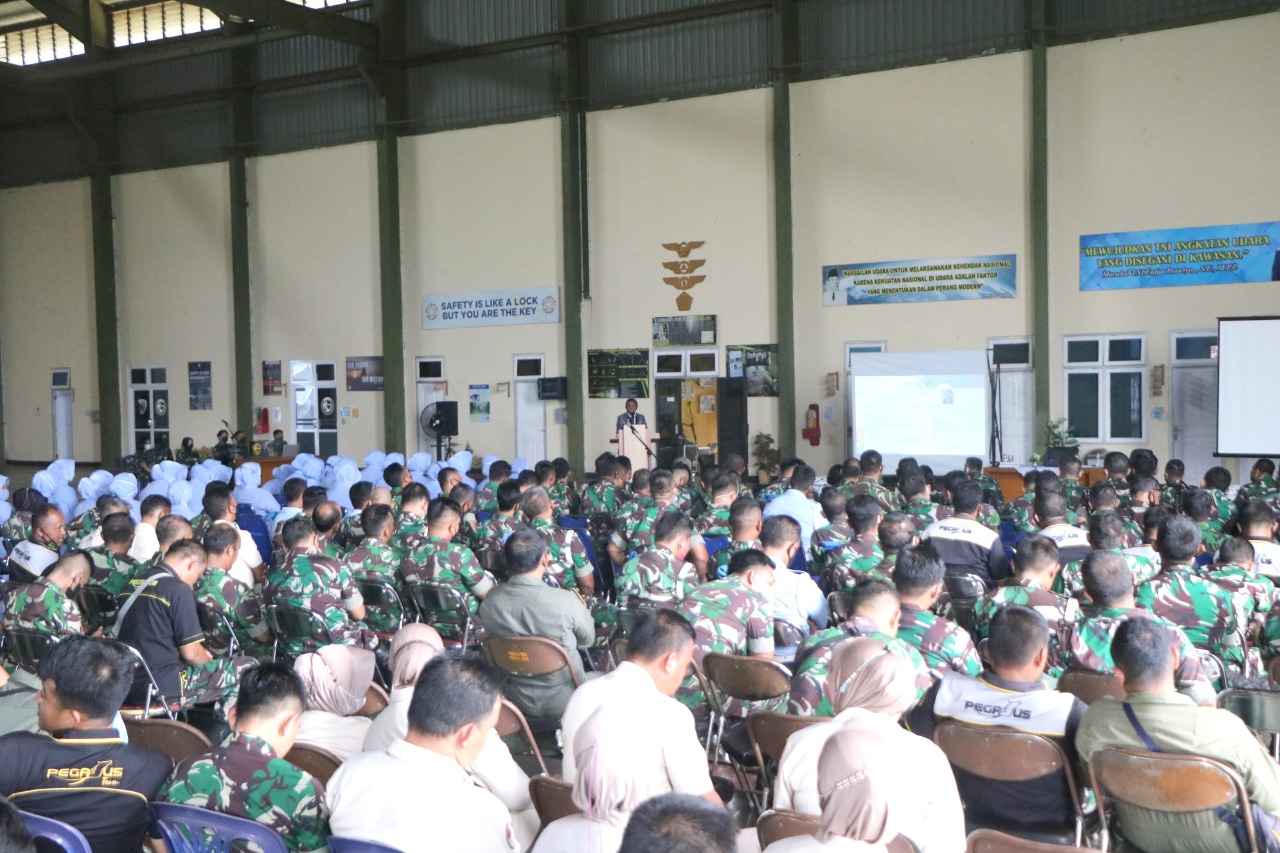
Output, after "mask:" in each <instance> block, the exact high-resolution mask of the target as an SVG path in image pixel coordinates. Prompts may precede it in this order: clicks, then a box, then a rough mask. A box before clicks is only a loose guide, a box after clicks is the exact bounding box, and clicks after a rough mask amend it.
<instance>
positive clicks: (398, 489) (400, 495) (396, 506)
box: [391, 486, 404, 516]
mask: <svg viewBox="0 0 1280 853" xmlns="http://www.w3.org/2000/svg"><path fill="white" fill-rule="evenodd" d="M403 501H404V486H392V487H391V511H392V512H394V513H395V514H396V515H397V516H399V515H400V504H401V502H403Z"/></svg>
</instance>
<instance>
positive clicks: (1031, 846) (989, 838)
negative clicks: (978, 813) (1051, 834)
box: [964, 829, 1062, 853]
mask: <svg viewBox="0 0 1280 853" xmlns="http://www.w3.org/2000/svg"><path fill="white" fill-rule="evenodd" d="M964 849H965V853H1062V845H1061V844H1049V843H1048V842H1045V841H1031V840H1029V839H1026V838H1019V837H1018V836H1016V835H1005V834H1004V833H1003V832H997V831H996V830H994V829H975V830H974V831H973V832H971V833H969V837H968V838H966V839H965V848H964Z"/></svg>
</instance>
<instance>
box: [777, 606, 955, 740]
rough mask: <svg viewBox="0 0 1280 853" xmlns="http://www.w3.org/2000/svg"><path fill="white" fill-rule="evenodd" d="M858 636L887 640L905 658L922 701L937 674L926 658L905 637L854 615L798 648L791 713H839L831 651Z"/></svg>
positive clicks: (814, 636)
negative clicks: (831, 684) (830, 682)
mask: <svg viewBox="0 0 1280 853" xmlns="http://www.w3.org/2000/svg"><path fill="white" fill-rule="evenodd" d="M854 637H871V638H872V639H876V640H883V641H884V643H885V645H886V646H888V647H889V651H891V652H893V653H894V654H896V655H898V656H899V657H901V658H902V659H903V660H905V661H906V662H907V663H908V664H909V665H910V666H911V671H912V672H914V673H915V675H916V701H917V702H919V701H920V699H921V698H922V697H923V696H924V693H925V691H926V690H928V689H929V685H930V684H932V683H933V676H932V675H931V674H930V672H929V667H928V665H927V664H926V663H925V662H924V658H922V657H921V656H920V653H919V652H918V651H916V650H915V648H914V647H913V646H911V645H909V644H908V643H906V642H905V641H903V640H902V639H900V638H898V637H890V636H889V635H887V634H883V633H881V632H880V630H879V629H878V628H877V627H876V625H875V623H873V622H872V621H871V620H870V619H867V618H866V617H864V616H853V617H850V619H849V621H847V622H845V623H844V624H842V625H837V626H836V627H834V628H827V629H826V630H825V631H818V632H817V633H816V634H814V635H813V636H811V637H809V639H807V640H805V641H804V642H803V643H802V644H801V645H800V648H799V649H797V650H796V660H795V676H794V677H793V678H792V679H791V700H790V704H789V707H788V711H789V712H790V713H792V714H802V715H805V716H817V717H831V716H834V715H835V707H834V706H833V705H832V704H831V696H830V693H829V691H828V690H827V673H828V672H830V670H831V653H832V652H833V651H834V650H835V647H836V646H838V645H839V644H840V643H841V642H843V641H845V640H849V639H852V638H854Z"/></svg>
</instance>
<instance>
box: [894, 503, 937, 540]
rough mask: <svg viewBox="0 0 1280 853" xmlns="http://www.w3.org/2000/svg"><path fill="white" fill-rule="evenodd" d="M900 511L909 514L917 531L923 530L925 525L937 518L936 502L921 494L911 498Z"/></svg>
mask: <svg viewBox="0 0 1280 853" xmlns="http://www.w3.org/2000/svg"><path fill="white" fill-rule="evenodd" d="M902 511H903V512H905V513H906V514H907V515H909V516H911V520H912V521H913V522H915V525H916V532H917V533H922V532H924V529H925V528H926V527H928V526H929V525H930V524H933V523H934V522H935V521H937V520H938V517H937V516H938V514H937V504H935V503H934V502H933V501H931V500H929V499H928V498H926V497H923V496H921V495H917V496H916V497H914V498H912V499H911V502H910V503H908V504H907V505H906V506H905V507H903V508H902Z"/></svg>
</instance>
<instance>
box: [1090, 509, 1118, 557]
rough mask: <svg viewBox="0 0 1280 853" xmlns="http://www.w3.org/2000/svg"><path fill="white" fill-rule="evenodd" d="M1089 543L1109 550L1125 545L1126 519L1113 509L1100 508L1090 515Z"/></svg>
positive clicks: (1100, 548)
mask: <svg viewBox="0 0 1280 853" xmlns="http://www.w3.org/2000/svg"><path fill="white" fill-rule="evenodd" d="M1089 544H1090V545H1092V546H1093V547H1094V548H1096V549H1098V550H1103V551H1109V550H1111V549H1112V548H1119V547H1121V546H1122V545H1124V519H1123V518H1121V517H1120V513H1118V512H1116V511H1115V510H1113V509H1100V510H1098V511H1097V512H1095V513H1094V514H1093V515H1091V516H1089Z"/></svg>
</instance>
